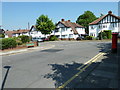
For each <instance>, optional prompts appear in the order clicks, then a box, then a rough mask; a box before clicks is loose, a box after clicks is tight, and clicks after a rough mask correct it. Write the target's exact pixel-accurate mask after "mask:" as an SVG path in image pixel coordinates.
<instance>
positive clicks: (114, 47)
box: [112, 33, 118, 53]
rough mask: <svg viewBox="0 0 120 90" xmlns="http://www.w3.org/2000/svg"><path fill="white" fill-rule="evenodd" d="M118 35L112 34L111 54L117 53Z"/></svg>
mask: <svg viewBox="0 0 120 90" xmlns="http://www.w3.org/2000/svg"><path fill="white" fill-rule="evenodd" d="M117 36H118V33H112V53H117V38H118V37H117Z"/></svg>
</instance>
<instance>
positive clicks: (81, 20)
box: [76, 11, 97, 34]
mask: <svg viewBox="0 0 120 90" xmlns="http://www.w3.org/2000/svg"><path fill="white" fill-rule="evenodd" d="M96 19H97V17H96V16H95V15H94V14H93V13H92V12H91V11H85V12H84V14H82V15H80V16H79V17H78V18H77V20H76V23H78V24H80V25H82V26H84V27H85V28H86V30H85V31H86V33H87V34H88V33H89V28H88V25H89V23H91V22H93V21H94V20H96Z"/></svg>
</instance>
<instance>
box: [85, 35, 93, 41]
mask: <svg viewBox="0 0 120 90" xmlns="http://www.w3.org/2000/svg"><path fill="white" fill-rule="evenodd" d="M93 39H94V37H93V36H86V37H85V40H93Z"/></svg>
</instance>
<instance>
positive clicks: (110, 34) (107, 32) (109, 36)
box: [104, 30, 112, 39]
mask: <svg viewBox="0 0 120 90" xmlns="http://www.w3.org/2000/svg"><path fill="white" fill-rule="evenodd" d="M104 32H105V33H106V36H107V39H111V38H112V32H111V30H105V31H104Z"/></svg>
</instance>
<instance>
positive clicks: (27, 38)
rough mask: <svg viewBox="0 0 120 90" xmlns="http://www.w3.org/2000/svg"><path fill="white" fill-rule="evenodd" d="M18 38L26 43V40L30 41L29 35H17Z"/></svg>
mask: <svg viewBox="0 0 120 90" xmlns="http://www.w3.org/2000/svg"><path fill="white" fill-rule="evenodd" d="M18 38H20V40H21V41H22V43H27V42H29V41H30V38H29V36H26V35H22V36H18Z"/></svg>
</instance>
